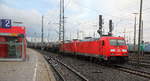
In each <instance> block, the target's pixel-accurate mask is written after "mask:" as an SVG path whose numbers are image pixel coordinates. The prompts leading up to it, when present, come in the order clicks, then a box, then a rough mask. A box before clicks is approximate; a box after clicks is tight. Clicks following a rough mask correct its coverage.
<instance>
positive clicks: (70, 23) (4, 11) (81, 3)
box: [0, 0, 150, 41]
mask: <svg viewBox="0 0 150 81" xmlns="http://www.w3.org/2000/svg"><path fill="white" fill-rule="evenodd" d="M143 1H144V3H143V21H144V40H145V41H149V40H150V35H148V34H149V32H150V30H149V29H150V24H149V22H150V17H149V16H150V14H149V13H150V5H149V3H150V0H143ZM139 4H140V0H65V17H66V19H65V31H66V39H70V38H76V37H77V36H76V33H77V31H80V38H82V37H83V36H93V35H94V32H95V33H96V34H97V32H96V31H97V29H98V15H100V14H101V15H103V18H104V31H105V32H108V20H109V19H112V20H113V22H114V32H113V33H114V35H116V36H124V33H123V32H124V31H126V39H129V38H130V40H131V41H132V40H133V26H134V15H133V14H132V13H137V12H139ZM42 15H44V32H45V37H46V38H48V33H49V39H50V40H52V41H54V40H57V39H58V34H57V32H58V22H59V0H28V1H27V0H0V18H5V19H12V20H13V21H21V22H23V24H21V26H25V27H26V28H27V36H28V38H29V37H36V38H37V37H39V36H40V34H41V32H40V30H41V16H42ZM137 18H138V15H137ZM137 21H138V19H137ZM14 25H16V24H14ZM137 27H138V25H137ZM96 36H98V34H97V35H96ZM46 38H45V39H46Z"/></svg>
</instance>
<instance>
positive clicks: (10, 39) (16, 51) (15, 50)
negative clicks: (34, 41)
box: [0, 26, 26, 60]
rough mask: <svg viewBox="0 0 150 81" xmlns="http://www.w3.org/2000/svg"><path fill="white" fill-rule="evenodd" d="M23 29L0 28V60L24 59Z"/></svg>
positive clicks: (14, 27) (24, 32)
mask: <svg viewBox="0 0 150 81" xmlns="http://www.w3.org/2000/svg"><path fill="white" fill-rule="evenodd" d="M25 37H26V31H25V27H20V26H12V27H11V28H0V59H1V60H4V59H7V60H9V59H20V60H23V59H25V57H26V38H25Z"/></svg>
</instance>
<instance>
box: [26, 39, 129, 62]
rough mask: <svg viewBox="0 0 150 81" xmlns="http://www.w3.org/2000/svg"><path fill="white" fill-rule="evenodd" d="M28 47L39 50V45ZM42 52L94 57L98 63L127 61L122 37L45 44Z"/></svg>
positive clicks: (126, 50) (34, 44)
mask: <svg viewBox="0 0 150 81" xmlns="http://www.w3.org/2000/svg"><path fill="white" fill-rule="evenodd" d="M28 46H29V47H32V48H39V49H40V48H41V44H40V43H28ZM43 47H44V50H47V51H52V52H60V53H62V52H64V53H67V54H70V55H80V56H88V57H92V58H93V57H94V58H95V59H98V60H99V61H122V62H126V61H128V46H127V45H126V42H125V40H124V38H123V37H112V36H103V37H101V38H87V39H84V40H77V39H76V40H72V41H65V42H64V43H58V42H57V43H52V42H51V43H47V44H45V43H44V45H43Z"/></svg>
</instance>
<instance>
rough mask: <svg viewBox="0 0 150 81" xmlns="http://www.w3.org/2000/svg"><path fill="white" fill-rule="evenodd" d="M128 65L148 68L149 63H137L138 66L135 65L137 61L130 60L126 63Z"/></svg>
mask: <svg viewBox="0 0 150 81" xmlns="http://www.w3.org/2000/svg"><path fill="white" fill-rule="evenodd" d="M128 64H130V65H136V66H137V65H139V66H141V67H145V68H150V62H149V61H139V64H138V63H137V60H130V61H128Z"/></svg>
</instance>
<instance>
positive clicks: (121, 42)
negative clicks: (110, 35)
mask: <svg viewBox="0 0 150 81" xmlns="http://www.w3.org/2000/svg"><path fill="white" fill-rule="evenodd" d="M110 45H113V46H120V45H126V43H125V40H121V39H110Z"/></svg>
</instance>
